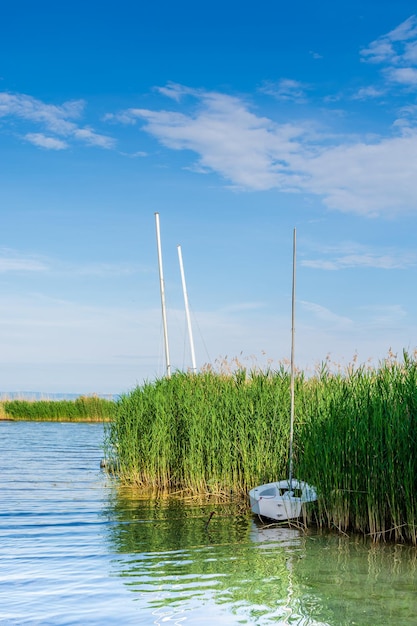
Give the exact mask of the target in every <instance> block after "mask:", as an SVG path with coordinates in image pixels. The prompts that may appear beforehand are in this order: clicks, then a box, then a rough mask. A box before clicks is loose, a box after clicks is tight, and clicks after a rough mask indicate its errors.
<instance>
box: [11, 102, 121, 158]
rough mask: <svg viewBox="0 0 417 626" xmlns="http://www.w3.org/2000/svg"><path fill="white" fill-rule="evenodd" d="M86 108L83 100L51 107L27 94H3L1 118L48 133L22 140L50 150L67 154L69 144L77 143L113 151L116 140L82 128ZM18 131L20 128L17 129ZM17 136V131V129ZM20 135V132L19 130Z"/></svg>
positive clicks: (85, 127)
mask: <svg viewBox="0 0 417 626" xmlns="http://www.w3.org/2000/svg"><path fill="white" fill-rule="evenodd" d="M84 108H85V102H84V101H83V100H73V101H69V102H64V103H63V104H62V105H60V106H58V105H51V104H46V103H45V102H42V101H41V100H38V99H36V98H33V97H32V96H29V95H26V94H19V93H18V94H12V93H7V92H2V93H0V118H4V119H5V120H7V119H15V120H16V119H17V120H21V121H22V122H24V123H25V124H29V123H31V124H33V125H34V126H37V127H39V126H40V127H41V128H43V129H45V130H46V131H47V134H45V133H44V132H32V131H31V132H24V133H23V138H24V139H25V140H26V141H29V142H30V143H32V144H33V145H35V146H38V147H41V148H46V149H49V150H64V149H66V148H68V147H69V143H68V142H69V141H71V140H72V141H76V142H80V143H84V144H87V145H89V146H98V147H101V148H111V147H113V146H114V143H115V142H114V139H112V138H111V137H108V136H106V135H102V134H100V133H97V132H95V131H94V130H92V129H91V128H89V127H88V126H81V125H79V124H78V123H77V122H76V121H75V120H78V119H79V118H80V117H81V116H82V114H83V112H84ZM17 128H18V129H19V127H17ZM14 132H16V130H15V129H14ZM17 132H18V133H19V130H17Z"/></svg>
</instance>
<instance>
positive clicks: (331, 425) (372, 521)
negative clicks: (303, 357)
mask: <svg viewBox="0 0 417 626" xmlns="http://www.w3.org/2000/svg"><path fill="white" fill-rule="evenodd" d="M309 394H310V400H309V402H310V403H311V405H310V410H309V417H308V419H306V420H305V421H304V423H303V424H302V425H301V428H300V430H299V432H298V447H297V454H298V470H299V474H300V475H303V472H305V473H306V475H308V478H309V480H311V482H312V484H315V485H317V488H318V491H319V493H320V498H319V500H318V503H317V516H316V517H317V521H318V523H319V524H320V525H322V526H327V527H330V528H338V529H340V530H342V531H348V530H355V531H359V532H361V533H363V534H369V535H370V536H372V537H373V538H374V539H378V538H382V539H393V540H396V541H402V540H406V541H411V542H412V543H414V544H416V543H417V528H416V522H417V517H416V515H417V500H416V488H417V365H416V363H415V361H414V360H413V359H410V358H409V357H408V355H407V354H405V355H404V362H402V363H399V362H393V361H386V362H385V363H383V364H382V365H381V366H380V367H379V368H378V369H376V370H373V369H372V370H371V369H366V368H364V367H362V368H359V369H357V370H355V371H350V372H349V374H348V375H339V376H331V375H330V374H327V375H325V376H324V377H322V379H321V380H320V381H319V382H318V381H311V382H310V384H309Z"/></svg>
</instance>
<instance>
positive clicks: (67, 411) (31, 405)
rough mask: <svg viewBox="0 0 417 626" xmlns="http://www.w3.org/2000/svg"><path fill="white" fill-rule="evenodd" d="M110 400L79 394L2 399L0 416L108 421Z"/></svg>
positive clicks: (110, 414)
mask: <svg viewBox="0 0 417 626" xmlns="http://www.w3.org/2000/svg"><path fill="white" fill-rule="evenodd" d="M115 408H116V405H115V403H114V402H113V401H111V400H106V399H104V398H98V397H97V396H80V397H79V398H76V399H75V400H33V401H29V400H4V401H2V402H1V403H0V418H1V419H12V420H26V421H28V420H32V421H48V422H54V421H57V422H58V421H59V422H108V421H110V420H111V419H112V418H113V416H114V413H115Z"/></svg>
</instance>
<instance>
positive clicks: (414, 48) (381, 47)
mask: <svg viewBox="0 0 417 626" xmlns="http://www.w3.org/2000/svg"><path fill="white" fill-rule="evenodd" d="M361 56H362V59H363V61H366V62H368V63H374V64H383V65H384V68H383V75H384V76H385V78H386V79H387V81H388V82H390V83H393V84H394V85H403V86H407V87H411V88H413V87H415V86H416V85H417V69H416V67H415V66H416V64H417V17H416V16H415V15H412V16H411V17H409V18H408V19H407V20H405V21H404V22H402V23H401V24H400V25H399V26H397V28H395V29H394V30H392V31H390V32H389V33H387V34H386V35H383V36H381V37H379V38H378V39H376V40H375V41H373V42H372V43H371V44H370V45H369V46H368V47H367V48H364V49H363V50H362V51H361Z"/></svg>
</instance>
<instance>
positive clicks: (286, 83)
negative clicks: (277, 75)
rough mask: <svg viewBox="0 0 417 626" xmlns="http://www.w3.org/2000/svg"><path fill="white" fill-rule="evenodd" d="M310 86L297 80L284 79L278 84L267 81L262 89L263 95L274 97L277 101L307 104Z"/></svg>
mask: <svg viewBox="0 0 417 626" xmlns="http://www.w3.org/2000/svg"><path fill="white" fill-rule="evenodd" d="M308 89H309V86H308V85H306V84H304V83H301V82H299V81H297V80H292V79H290V78H282V79H281V80H279V81H277V82H272V81H265V82H264V83H263V85H262V86H261V88H260V91H261V92H262V93H265V94H267V95H269V96H273V97H274V98H276V99H277V100H287V101H291V102H297V103H302V102H306V100H307V98H306V93H307V90H308Z"/></svg>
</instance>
